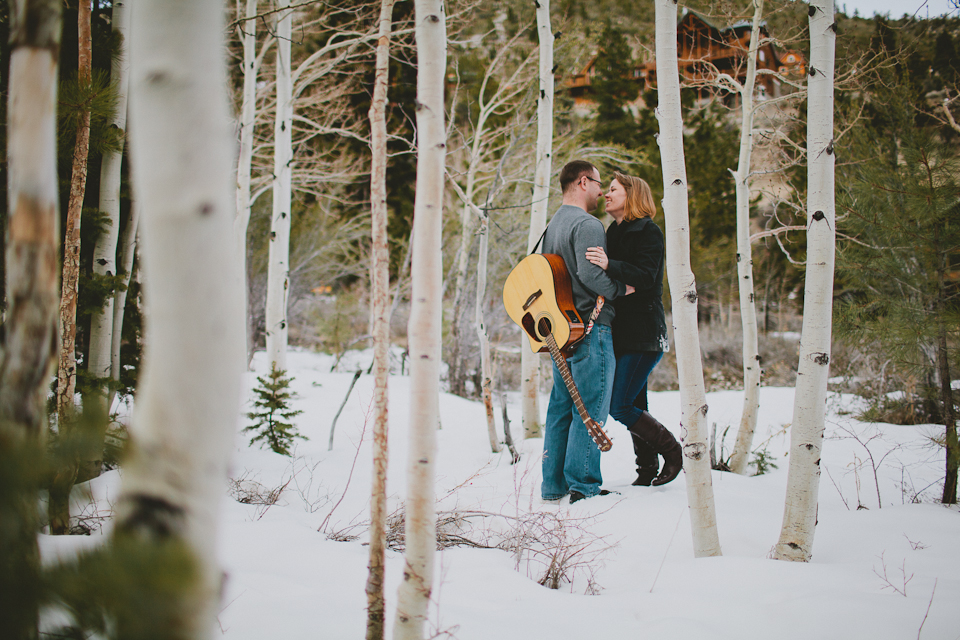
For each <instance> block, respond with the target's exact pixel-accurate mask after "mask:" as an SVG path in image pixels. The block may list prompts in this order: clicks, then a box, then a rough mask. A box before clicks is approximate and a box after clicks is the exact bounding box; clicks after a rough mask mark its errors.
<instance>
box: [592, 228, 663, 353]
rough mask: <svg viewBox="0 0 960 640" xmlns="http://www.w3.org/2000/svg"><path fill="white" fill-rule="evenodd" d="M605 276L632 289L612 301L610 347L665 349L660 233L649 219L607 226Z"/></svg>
mask: <svg viewBox="0 0 960 640" xmlns="http://www.w3.org/2000/svg"><path fill="white" fill-rule="evenodd" d="M607 257H608V258H609V260H610V264H609V266H608V267H607V275H609V276H610V277H611V278H613V279H614V280H619V281H620V282H623V283H624V284H629V285H631V286H633V287H635V288H636V292H635V293H633V294H631V295H629V296H620V297H618V298H616V299H615V300H614V301H613V306H614V308H615V309H616V310H617V314H616V317H614V319H613V348H614V351H615V352H616V353H617V354H618V355H619V354H622V353H625V352H628V351H669V350H670V343H669V342H668V341H667V323H666V319H665V317H664V313H663V265H664V250H663V232H662V231H661V230H660V227H658V226H657V224H656V223H655V222H654V221H653V220H651V219H650V218H639V219H637V220H624V221H623V222H621V223H620V224H617V223H616V222H613V223H612V224H611V225H610V227H609V228H608V229H607Z"/></svg>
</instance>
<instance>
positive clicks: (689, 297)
mask: <svg viewBox="0 0 960 640" xmlns="http://www.w3.org/2000/svg"><path fill="white" fill-rule="evenodd" d="M683 297H684V298H685V299H686V301H687V302H689V303H690V304H696V303H697V292H696V291H687V293H686V294H684V296H683Z"/></svg>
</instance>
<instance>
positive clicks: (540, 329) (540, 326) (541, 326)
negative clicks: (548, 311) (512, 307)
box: [537, 318, 553, 338]
mask: <svg viewBox="0 0 960 640" xmlns="http://www.w3.org/2000/svg"><path fill="white" fill-rule="evenodd" d="M552 332H553V326H552V325H551V324H550V320H548V319H547V318H540V320H539V321H537V333H539V334H540V335H541V336H543V337H544V338H546V337H547V336H548V335H550V334H551V333H552Z"/></svg>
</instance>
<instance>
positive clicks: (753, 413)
mask: <svg viewBox="0 0 960 640" xmlns="http://www.w3.org/2000/svg"><path fill="white" fill-rule="evenodd" d="M762 17H763V0H754V2H753V26H752V28H751V34H752V35H751V38H750V51H749V53H748V54H747V77H746V80H745V81H744V84H743V87H742V88H741V91H740V109H741V119H740V161H739V163H738V164H737V173H736V174H735V176H734V180H736V183H737V276H738V278H737V282H738V283H739V285H740V324H741V326H742V328H743V412H742V413H741V414H740V429H739V430H738V431H737V442H736V444H735V445H734V447H733V453H732V454H731V456H730V470H731V471H733V472H734V473H740V474H742V473H746V471H747V462H748V460H749V457H750V447H752V446H753V432H754V431H755V430H756V428H757V411H758V409H759V408H760V347H759V344H758V342H757V306H756V304H755V296H754V293H753V253H752V251H751V249H750V156H751V153H752V151H753V90H754V87H755V85H756V80H757V49H758V47H759V44H760V20H761V18H762Z"/></svg>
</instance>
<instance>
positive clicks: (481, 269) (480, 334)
mask: <svg viewBox="0 0 960 640" xmlns="http://www.w3.org/2000/svg"><path fill="white" fill-rule="evenodd" d="M478 234H479V236H480V248H479V259H478V260H477V299H476V307H475V312H476V313H475V315H476V318H475V322H476V327H477V338H478V339H479V341H480V380H481V383H480V393H481V397H482V398H483V407H484V410H485V412H486V415H487V436H488V437H489V438H490V450H491V451H492V452H493V453H497V452H499V451H500V449H501V447H500V438H499V437H498V436H497V425H496V421H495V420H494V418H493V391H492V389H491V385H492V384H493V365H492V363H491V362H490V340H489V339H488V337H487V326H486V323H485V322H484V319H483V302H484V298H485V297H486V293H487V258H488V256H489V254H490V250H489V248H490V213H489V212H488V211H486V210H484V211H483V217H482V218H481V219H480V228H479V229H478Z"/></svg>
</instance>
